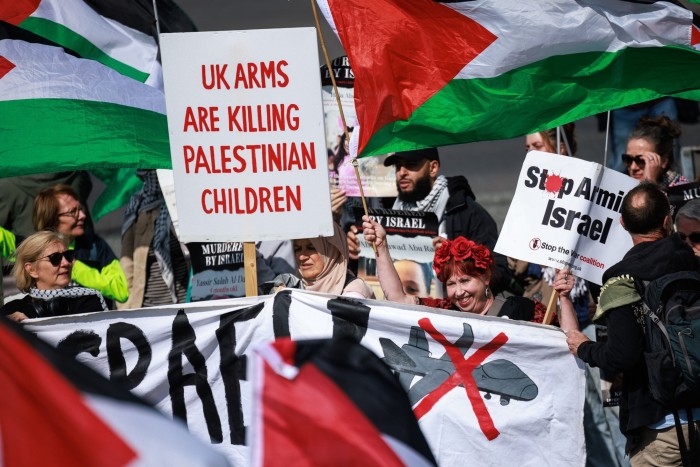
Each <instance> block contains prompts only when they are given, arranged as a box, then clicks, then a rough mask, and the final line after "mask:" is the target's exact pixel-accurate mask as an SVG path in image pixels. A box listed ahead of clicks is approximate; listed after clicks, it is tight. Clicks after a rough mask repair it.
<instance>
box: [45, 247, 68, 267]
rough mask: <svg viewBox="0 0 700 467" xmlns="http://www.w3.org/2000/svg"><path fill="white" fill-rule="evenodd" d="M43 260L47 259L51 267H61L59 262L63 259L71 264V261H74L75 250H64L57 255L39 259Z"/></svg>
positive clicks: (53, 254) (52, 254)
mask: <svg viewBox="0 0 700 467" xmlns="http://www.w3.org/2000/svg"><path fill="white" fill-rule="evenodd" d="M44 258H48V259H49V262H50V263H51V265H52V266H56V267H58V266H60V265H61V260H62V259H63V258H66V261H68V262H69V263H72V262H73V260H74V259H75V250H66V251H64V252H62V253H59V252H56V253H51V254H50V255H48V256H43V257H41V258H39V259H44Z"/></svg>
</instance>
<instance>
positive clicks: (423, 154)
mask: <svg viewBox="0 0 700 467" xmlns="http://www.w3.org/2000/svg"><path fill="white" fill-rule="evenodd" d="M399 159H401V160H404V161H420V160H423V159H428V160H429V161H438V162H440V156H439V155H438V150H437V148H425V149H415V150H413V151H401V152H395V153H394V154H392V155H391V156H389V157H387V158H386V159H384V166H385V167H389V166H390V165H394V164H396V161H397V160H399Z"/></svg>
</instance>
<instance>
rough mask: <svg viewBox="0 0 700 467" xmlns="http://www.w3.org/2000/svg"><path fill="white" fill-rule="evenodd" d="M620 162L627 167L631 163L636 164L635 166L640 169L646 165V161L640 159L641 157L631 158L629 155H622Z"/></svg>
mask: <svg viewBox="0 0 700 467" xmlns="http://www.w3.org/2000/svg"><path fill="white" fill-rule="evenodd" d="M622 162H624V163H625V165H626V166H627V167H629V166H630V165H632V162H634V163H635V164H637V166H639V167H640V168H642V167H644V164H646V161H645V160H644V159H643V158H642V156H633V155H631V154H623V155H622Z"/></svg>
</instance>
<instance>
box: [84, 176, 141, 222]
mask: <svg viewBox="0 0 700 467" xmlns="http://www.w3.org/2000/svg"><path fill="white" fill-rule="evenodd" d="M90 172H91V173H92V174H93V175H95V176H96V177H97V178H99V179H100V180H101V181H102V182H103V183H104V184H105V185H106V188H105V190H104V191H103V192H102V193H101V194H100V196H99V198H97V199H96V200H95V204H93V205H92V208H91V209H90V211H91V214H92V218H93V219H94V220H95V222H97V221H98V220H100V219H101V218H102V217H103V216H105V215H106V214H109V213H110V212H112V211H116V210H117V209H119V208H120V207H122V206H124V205H125V204H126V203H128V202H129V199H130V198H131V195H133V194H134V193H136V192H137V191H139V190H140V189H141V187H142V186H143V181H142V180H141V179H140V178H139V177H137V176H136V169H92V170H91V171H90Z"/></svg>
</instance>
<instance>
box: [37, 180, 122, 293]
mask: <svg viewBox="0 0 700 467" xmlns="http://www.w3.org/2000/svg"><path fill="white" fill-rule="evenodd" d="M86 218H87V213H86V211H85V207H84V206H83V205H82V204H81V203H80V201H78V195H77V194H76V193H75V191H74V190H73V189H72V188H71V187H70V186H68V185H55V186H53V187H50V188H46V189H44V190H42V191H40V192H39V194H37V196H36V199H35V200H34V211H33V213H32V220H33V222H34V228H35V229H36V230H37V231H42V230H53V231H55V232H58V233H61V234H63V235H64V236H65V237H66V240H67V241H68V242H69V245H70V246H69V248H70V249H72V250H75V259H76V261H75V264H74V265H73V280H74V281H75V282H76V283H78V284H80V285H82V286H84V287H90V288H93V289H95V290H97V291H99V292H100V293H101V294H102V295H104V296H105V297H106V298H108V299H112V300H116V301H119V302H124V301H125V300H126V299H127V298H128V296H129V291H128V288H127V282H126V277H124V271H122V268H121V266H120V265H119V260H118V259H117V257H116V256H115V255H114V252H112V249H111V248H110V247H109V245H108V244H107V242H105V241H104V240H103V239H102V238H101V237H99V236H98V235H96V234H94V233H92V232H91V231H89V230H88V229H87V228H86V225H85V221H86Z"/></svg>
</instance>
